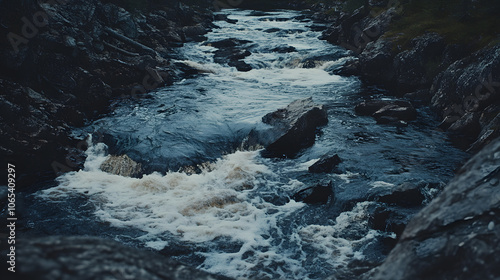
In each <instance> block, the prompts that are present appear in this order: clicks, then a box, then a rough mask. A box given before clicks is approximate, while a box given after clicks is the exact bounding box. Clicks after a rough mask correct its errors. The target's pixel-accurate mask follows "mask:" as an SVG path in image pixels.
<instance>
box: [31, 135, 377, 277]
mask: <svg viewBox="0 0 500 280" xmlns="http://www.w3.org/2000/svg"><path fill="white" fill-rule="evenodd" d="M89 142H90V141H89ZM89 145H90V146H89V149H88V150H87V156H88V157H87V160H86V162H85V168H84V169H83V170H80V171H77V172H70V173H67V174H64V175H62V176H60V177H59V178H58V182H59V185H58V186H56V187H53V188H50V189H47V190H44V191H41V192H39V193H38V196H39V197H41V198H43V199H45V200H48V201H52V202H56V203H57V202H64V201H65V199H66V198H68V197H70V196H80V197H81V196H82V195H83V196H85V197H86V198H87V199H88V200H89V201H90V202H91V203H92V204H93V205H94V207H95V211H94V215H95V217H96V218H97V219H99V220H101V221H103V222H107V223H110V224H111V225H112V226H115V227H120V228H127V227H130V228H136V229H139V230H141V231H143V232H144V234H143V236H141V237H139V238H138V239H139V240H140V241H141V242H143V244H145V246H148V247H151V248H153V249H156V250H161V249H163V248H165V247H167V248H168V246H169V244H170V242H171V241H173V240H180V241H181V242H185V243H187V244H208V243H210V242H216V240H219V239H221V238H222V239H223V240H224V241H223V242H230V243H234V244H237V245H235V246H236V250H233V251H230V252H225V251H223V250H222V251H221V250H218V249H217V248H213V249H211V250H208V251H204V252H200V253H199V255H201V256H203V257H204V262H203V263H202V264H201V265H200V268H202V269H205V270H207V271H210V272H213V273H220V274H223V275H227V276H231V277H235V278H238V277H257V278H259V279H290V278H304V279H309V278H308V276H307V275H308V274H307V266H308V264H306V263H307V258H306V255H307V254H308V253H307V252H306V251H302V248H304V247H311V248H315V249H316V250H317V253H315V254H318V257H319V258H321V260H317V261H315V264H316V265H317V264H318V263H320V264H321V263H323V264H324V265H326V266H327V267H331V268H334V267H336V266H338V265H341V264H345V262H346V260H347V259H350V258H353V257H356V258H361V257H362V255H361V253H359V252H357V251H356V250H355V249H354V247H353V246H354V245H355V244H356V243H359V242H365V241H367V240H368V239H370V238H373V236H374V235H373V234H372V233H370V234H367V235H366V236H362V237H361V238H358V239H356V240H350V239H348V238H345V237H342V232H345V228H346V227H349V225H351V224H358V225H359V226H361V227H363V219H364V218H365V216H363V214H362V212H363V209H364V208H363V207H364V205H362V204H360V205H359V206H357V207H355V209H353V211H352V212H345V213H343V214H342V215H341V216H339V217H338V218H337V219H336V221H335V222H334V223H332V224H331V225H314V224H311V225H305V226H300V227H297V228H291V229H285V230H286V231H288V232H289V233H288V234H286V233H284V231H283V229H282V227H283V223H285V222H284V220H287V219H291V220H293V219H295V218H293V217H290V216H294V215H299V216H300V215H302V214H300V213H297V211H299V210H300V209H302V208H303V207H304V204H303V203H299V202H295V201H294V200H290V201H289V202H288V203H285V204H282V205H274V204H272V203H270V202H266V201H264V200H263V199H262V198H261V197H260V196H259V195H258V194H259V192H260V191H262V190H261V189H265V191H269V185H271V186H272V188H273V189H274V191H277V192H289V191H290V190H297V189H299V188H302V187H303V184H302V183H301V182H300V181H298V180H295V179H294V180H290V181H289V182H288V183H284V184H279V183H277V182H278V181H277V180H273V178H274V177H275V176H276V175H275V174H273V173H272V172H271V171H270V170H269V169H268V168H267V167H266V166H265V165H263V164H262V163H259V161H260V160H261V159H260V157H259V156H258V151H253V152H242V151H238V152H235V153H233V154H229V155H226V156H224V157H222V158H221V159H219V160H218V161H216V162H214V163H212V164H209V165H208V166H206V167H205V168H204V169H203V170H202V172H201V173H200V174H191V175H189V174H186V173H182V172H167V173H166V174H165V175H162V174H160V173H157V172H155V173H152V174H148V175H144V176H143V177H142V178H129V177H122V176H118V175H113V174H109V173H106V172H103V171H101V170H100V169H99V167H100V165H101V164H102V162H103V161H104V160H106V158H107V157H108V156H107V155H106V145H104V144H102V143H98V144H95V145H92V144H90V143H89ZM274 179H276V178H274ZM265 184H266V185H265ZM280 190H281V191H280ZM286 223H289V224H291V223H290V222H286ZM285 244H294V245H293V246H290V245H285ZM167 250H168V249H167ZM309 265H312V264H309Z"/></svg>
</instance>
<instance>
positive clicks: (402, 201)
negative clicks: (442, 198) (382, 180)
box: [368, 182, 425, 207]
mask: <svg viewBox="0 0 500 280" xmlns="http://www.w3.org/2000/svg"><path fill="white" fill-rule="evenodd" d="M422 187H423V185H421V184H418V185H417V184H413V183H409V182H406V183H403V184H400V185H397V186H394V187H377V188H372V189H371V190H370V192H369V194H368V199H370V200H371V199H373V200H376V201H379V202H384V203H388V204H394V205H399V206H403V207H416V206H420V205H422V202H423V201H424V199H425V196H424V195H423V193H422V190H421V189H422Z"/></svg>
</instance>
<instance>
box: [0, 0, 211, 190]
mask: <svg viewBox="0 0 500 280" xmlns="http://www.w3.org/2000/svg"><path fill="white" fill-rule="evenodd" d="M45 2H46V1H45ZM45 2H44V3H38V2H36V1H23V2H19V1H18V2H15V1H8V2H6V1H0V18H2V19H3V20H2V26H3V28H4V29H5V30H4V31H5V32H6V34H7V33H8V32H14V33H19V30H18V28H17V26H18V25H19V19H20V18H22V17H23V16H25V15H21V14H19V16H17V15H16V16H10V15H9V17H6V16H5V15H6V12H5V11H10V12H18V11H23V10H24V11H29V10H31V11H33V13H34V12H35V11H39V12H40V13H46V14H47V16H48V18H49V19H50V20H49V21H48V25H47V26H45V27H43V28H39V29H38V31H37V34H36V36H34V37H33V38H31V39H30V42H29V44H24V43H23V44H20V45H19V46H18V52H15V51H13V49H12V46H10V44H3V45H0V65H2V67H1V69H0V72H1V73H0V75H1V78H0V93H1V94H0V101H1V102H0V106H1V107H2V108H1V110H0V117H1V118H2V121H1V122H0V123H1V125H0V138H2V143H0V157H2V158H9V159H12V160H14V161H16V162H17V163H18V164H19V165H21V166H23V167H24V168H23V169H19V176H20V177H24V178H33V179H35V178H40V177H41V176H42V175H41V174H43V176H44V177H50V176H55V175H56V174H59V173H60V172H65V171H72V170H75V169H78V168H79V166H80V159H78V160H76V161H73V159H76V158H81V157H80V155H81V154H82V152H83V151H78V152H76V153H78V156H75V155H74V153H73V152H72V151H74V150H75V147H76V146H77V142H78V141H75V140H74V139H71V137H70V136H69V132H70V131H71V129H70V127H71V126H81V125H83V124H84V123H85V122H86V121H88V120H91V119H94V118H97V117H98V116H100V115H101V114H103V113H106V112H107V111H108V110H109V109H110V106H109V105H110V103H111V100H112V99H113V98H116V97H118V96H123V97H127V96H135V95H136V94H137V93H143V92H146V91H148V90H151V89H152V88H155V87H159V86H163V85H166V84H168V83H172V82H173V80H174V79H178V78H181V77H182V78H184V77H185V76H186V75H187V74H185V73H183V72H182V71H174V70H175V66H174V65H172V64H171V63H169V61H168V56H167V55H169V52H168V51H167V50H166V47H167V46H171V45H172V44H175V43H178V42H180V41H183V40H185V38H180V37H181V35H182V36H184V33H186V32H187V33H189V32H191V31H193V32H194V33H193V34H194V35H197V34H201V32H202V31H203V30H202V29H203V27H207V26H209V24H208V20H210V19H211V16H210V15H208V14H207V15H204V14H202V13H201V12H198V11H194V9H192V8H190V7H187V6H185V5H182V7H181V5H172V6H171V7H163V8H161V9H158V10H155V11H152V12H151V13H150V14H141V13H140V12H137V13H131V12H129V11H127V10H125V9H123V8H121V7H119V6H117V5H115V4H111V3H103V2H102V1H97V0H89V1H82V0H69V1H68V2H67V3H66V4H56V3H45ZM104 2H109V1H104ZM33 13H32V14H33ZM185 26H192V27H189V28H184V27H185ZM204 30H205V31H206V28H205V29H204ZM184 31H186V32H184ZM179 34H181V35H179ZM171 70H172V71H171ZM145 80H147V81H148V84H147V85H145V84H144V83H145V82H144V81H145ZM152 84H153V85H154V86H153V87H151V85H152ZM146 88H148V89H146ZM70 153H71V155H70ZM33 158H36V159H37V161H36V162H35V161H33V160H32V159H33ZM25 172H26V174H25ZM33 174H35V175H33ZM50 174H52V175H50ZM25 175H26V176H25ZM23 185H24V184H19V187H20V188H22V186H23Z"/></svg>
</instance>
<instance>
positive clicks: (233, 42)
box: [207, 38, 251, 49]
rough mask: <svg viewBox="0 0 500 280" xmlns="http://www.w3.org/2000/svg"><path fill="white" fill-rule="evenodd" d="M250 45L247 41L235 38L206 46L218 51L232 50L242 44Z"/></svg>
mask: <svg viewBox="0 0 500 280" xmlns="http://www.w3.org/2000/svg"><path fill="white" fill-rule="evenodd" d="M248 43H251V41H248V40H240V39H236V38H228V39H223V40H220V41H216V42H209V43H207V45H209V46H212V47H214V48H218V49H227V48H234V47H236V46H241V45H244V44H248Z"/></svg>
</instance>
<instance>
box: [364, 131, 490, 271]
mask: <svg viewBox="0 0 500 280" xmlns="http://www.w3.org/2000/svg"><path fill="white" fill-rule="evenodd" d="M499 211H500V139H499V138H497V139H496V140H494V141H492V143H490V144H489V145H487V146H486V147H484V148H483V149H482V150H481V151H480V152H479V153H478V154H476V155H475V156H474V157H473V158H472V159H470V160H469V161H468V162H467V163H466V164H465V165H464V166H463V167H462V168H461V169H460V170H459V171H458V174H457V176H456V177H455V178H454V179H453V180H452V181H451V182H450V183H449V184H448V185H447V186H446V187H445V189H444V190H443V192H442V193H441V194H440V195H439V196H438V197H437V198H435V199H434V200H433V201H432V202H431V203H430V204H429V205H427V206H426V207H425V208H424V209H423V210H422V211H420V212H419V213H418V214H417V215H415V216H414V217H413V219H412V220H411V221H410V223H409V224H408V225H407V226H406V229H405V231H404V232H403V234H402V236H401V239H400V240H399V243H398V244H397V246H396V247H395V248H394V249H393V250H392V251H391V253H390V254H389V256H388V258H387V259H386V260H385V262H384V263H383V264H382V265H381V266H380V267H378V268H376V269H374V270H373V271H371V272H370V273H368V274H367V275H366V277H365V279H384V280H390V279H440V280H443V279H498V277H500V270H499V269H498V263H499V262H500V259H499V256H498V248H499V246H500V227H499V224H500V218H499V216H498V214H499Z"/></svg>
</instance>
